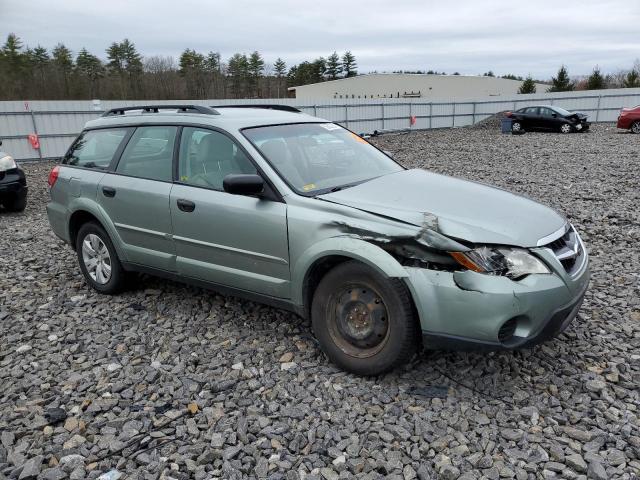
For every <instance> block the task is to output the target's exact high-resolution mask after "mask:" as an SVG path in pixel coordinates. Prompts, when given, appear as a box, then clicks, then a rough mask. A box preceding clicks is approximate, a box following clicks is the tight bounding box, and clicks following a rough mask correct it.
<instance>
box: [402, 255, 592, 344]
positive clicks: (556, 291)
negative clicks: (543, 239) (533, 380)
mask: <svg viewBox="0 0 640 480" xmlns="http://www.w3.org/2000/svg"><path fill="white" fill-rule="evenodd" d="M536 253H537V254H538V255H539V256H540V257H541V258H542V259H543V260H544V261H545V263H546V264H547V265H548V266H549V267H550V269H551V270H552V273H551V274H543V275H529V276H527V277H525V278H524V279H522V280H519V281H513V280H510V279H508V278H506V277H500V276H491V275H484V274H480V273H475V272H471V271H464V272H462V271H461V272H446V271H435V270H428V269H424V268H415V267H407V268H406V270H407V272H408V273H409V277H408V278H407V279H406V282H407V285H408V286H409V289H410V290H411V293H412V295H413V298H414V300H415V303H416V308H417V310H418V315H419V318H420V324H421V328H422V335H423V340H424V345H425V346H426V347H427V348H455V349H468V348H479V347H480V348H482V347H490V348H518V347H526V346H530V345H533V344H536V343H540V342H543V341H545V340H548V339H550V338H552V337H554V336H556V335H557V334H559V333H560V332H562V331H563V330H564V329H565V328H566V327H567V326H568V325H569V323H570V322H571V320H572V319H573V318H574V317H575V316H576V315H577V313H578V310H579V308H580V305H581V304H582V299H583V297H584V294H585V292H586V289H587V286H588V284H589V260H588V256H587V255H586V254H585V258H584V261H583V263H582V265H581V266H580V268H578V269H577V271H575V272H574V273H573V275H569V274H568V273H567V272H566V271H565V270H564V268H563V267H562V265H560V263H559V262H558V261H557V260H556V258H555V257H554V255H553V253H552V252H551V251H550V250H547V249H544V248H540V249H536ZM514 318H515V319H516V329H515V332H514V334H513V337H512V339H511V340H510V341H509V342H505V343H502V342H500V341H499V340H498V333H499V331H500V327H501V326H502V325H503V324H504V323H505V322H507V321H508V320H510V319H514Z"/></svg>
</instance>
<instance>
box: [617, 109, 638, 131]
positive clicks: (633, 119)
mask: <svg viewBox="0 0 640 480" xmlns="http://www.w3.org/2000/svg"><path fill="white" fill-rule="evenodd" d="M618 128H624V129H625V130H631V131H632V132H633V133H640V105H638V106H636V107H633V108H623V109H622V110H620V116H619V117H618Z"/></svg>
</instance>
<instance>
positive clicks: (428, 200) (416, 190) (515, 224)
mask: <svg viewBox="0 0 640 480" xmlns="http://www.w3.org/2000/svg"><path fill="white" fill-rule="evenodd" d="M320 198H322V199H323V200H327V201H330V202H334V203H338V204H341V205H346V206H349V207H353V208H357V209H359V210H363V211H366V212H370V213H373V214H376V215H383V216H385V217H389V218H393V219H397V220H400V221H402V222H405V223H410V224H413V225H417V226H424V222H425V213H427V214H429V215H428V217H431V218H433V217H432V216H434V217H435V219H434V220H435V222H434V221H431V222H429V223H430V225H429V227H430V228H434V229H437V231H439V232H440V233H442V234H444V235H447V236H450V237H454V238H457V239H462V240H468V241H470V242H473V243H495V244H503V245H514V246H519V247H533V246H536V244H537V241H538V240H539V239H541V238H542V237H545V236H547V235H549V234H551V233H553V232H555V231H556V230H558V229H560V228H561V227H562V226H563V225H564V224H565V222H566V220H565V219H564V218H563V217H562V216H561V215H560V214H558V213H557V212H556V211H555V210H553V209H551V208H549V207H545V206H544V205H541V204H539V203H536V202H534V201H533V200H529V199H528V198H525V197H521V196H519V195H515V194H513V193H509V192H507V191H505V190H501V189H499V188H494V187H489V186H487V185H483V184H481V183H476V182H469V181H466V180H461V179H458V178H453V177H447V176H445V175H438V174H436V173H431V172H428V171H426V170H418V169H416V170H404V171H401V172H397V173H392V174H389V175H384V176H382V177H378V178H376V179H373V180H371V181H368V182H365V183H362V184H360V185H357V186H354V187H351V188H347V189H345V190H341V191H338V192H334V193H329V194H325V195H321V196H320Z"/></svg>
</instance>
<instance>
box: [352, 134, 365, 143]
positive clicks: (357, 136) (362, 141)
mask: <svg viewBox="0 0 640 480" xmlns="http://www.w3.org/2000/svg"><path fill="white" fill-rule="evenodd" d="M351 135H352V136H353V138H355V139H356V140H357V141H359V142H361V143H369V142H367V141H366V140H365V139H364V138H362V137H361V136H360V135H358V134H356V133H352V134H351Z"/></svg>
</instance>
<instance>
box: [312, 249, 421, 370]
mask: <svg viewBox="0 0 640 480" xmlns="http://www.w3.org/2000/svg"><path fill="white" fill-rule="evenodd" d="M372 305H373V307H372ZM413 311H414V310H413V304H412V302H411V297H410V294H409V291H408V289H407V287H406V285H405V284H404V283H403V282H402V281H401V280H399V279H396V278H385V277H383V276H382V275H380V274H379V273H378V272H376V271H374V270H373V269H371V268H370V267H368V266H366V265H364V264H362V263H359V262H355V261H349V262H346V263H342V264H340V265H338V266H337V267H335V268H334V269H332V270H331V271H329V272H328V273H327V274H326V275H325V276H324V277H323V279H322V280H321V281H320V284H319V285H318V288H317V289H316V291H315V293H314V295H313V303H312V306H311V323H312V326H313V331H314V333H315V335H316V338H317V339H318V341H319V342H320V347H321V348H322V350H323V352H324V353H325V354H326V355H327V357H328V358H329V360H331V361H332V362H333V363H335V364H336V365H338V366H340V367H341V368H342V369H344V370H346V371H348V372H351V373H355V374H357V375H379V374H381V373H385V372H388V371H389V370H392V369H394V368H396V367H399V366H400V365H403V364H405V363H406V362H408V361H409V360H410V359H411V357H412V356H413V355H414V354H415V353H416V350H417V347H418V344H419V334H420V331H419V328H418V322H417V321H416V318H415V315H414V313H413ZM353 317H355V318H353Z"/></svg>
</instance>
